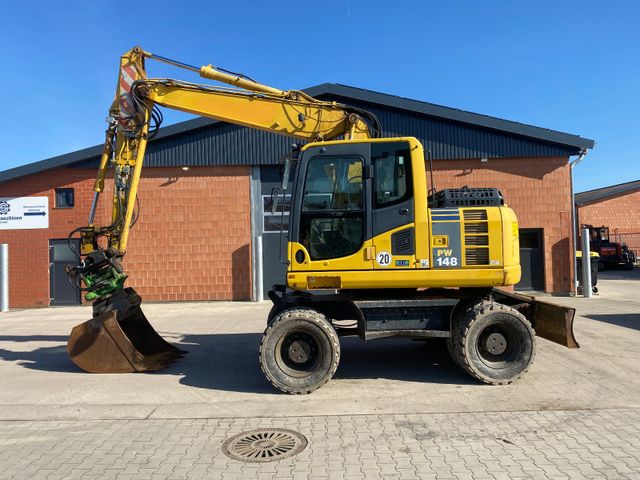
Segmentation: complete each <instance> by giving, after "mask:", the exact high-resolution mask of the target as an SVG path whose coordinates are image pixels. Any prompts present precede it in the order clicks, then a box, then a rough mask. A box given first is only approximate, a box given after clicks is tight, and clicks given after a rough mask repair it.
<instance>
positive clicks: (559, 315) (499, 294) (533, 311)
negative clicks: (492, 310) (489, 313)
mask: <svg viewBox="0 0 640 480" xmlns="http://www.w3.org/2000/svg"><path fill="white" fill-rule="evenodd" d="M493 295H494V298H495V299H496V300H497V301H499V302H501V303H504V304H505V305H511V306H513V307H514V308H516V309H517V310H519V311H520V312H521V313H522V314H524V316H525V317H527V319H528V320H529V321H530V322H531V325H532V326H533V329H534V330H535V332H536V335H537V336H539V337H542V338H544V339H547V340H549V341H551V342H554V343H559V344H560V345H564V346H565V347H568V348H580V345H579V344H578V342H577V340H576V337H575V336H574V334H573V319H574V317H575V315H576V309H575V308H570V307H563V306H562V305H556V304H554V303H548V302H543V301H540V300H536V299H535V298H534V297H530V296H529V295H522V294H519V293H513V292H506V291H504V290H499V289H494V290H493Z"/></svg>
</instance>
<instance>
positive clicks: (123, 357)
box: [67, 288, 186, 373]
mask: <svg viewBox="0 0 640 480" xmlns="http://www.w3.org/2000/svg"><path fill="white" fill-rule="evenodd" d="M140 301H141V300H140V296H139V295H137V294H136V293H135V291H134V290H133V289H132V288H126V289H124V290H121V291H119V292H117V293H115V294H114V295H112V296H111V297H109V298H108V299H107V300H104V301H101V302H96V304H94V316H93V318H92V319H91V320H88V321H86V322H84V323H81V324H80V325H76V326H75V327H74V328H73V330H72V331H71V335H70V337H69V340H68V342H67V352H68V353H69V357H70V358H71V360H72V361H73V363H75V364H76V365H77V366H78V367H80V368H81V369H83V370H85V371H87V372H91V373H129V372H147V371H151V370H159V369H161V368H164V367H165V366H167V365H168V364H170V363H171V362H173V361H174V360H176V359H178V358H179V357H181V356H182V355H183V354H185V353H186V352H185V351H183V350H180V349H178V348H176V347H174V346H173V345H171V344H169V343H168V342H166V341H165V340H164V339H163V338H162V337H161V336H160V335H158V333H157V332H156V331H155V330H154V329H153V327H152V326H151V324H150V323H149V321H148V320H147V319H146V317H145V316H144V313H142V309H141V308H140Z"/></svg>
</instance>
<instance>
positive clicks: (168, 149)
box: [0, 83, 594, 182]
mask: <svg viewBox="0 0 640 480" xmlns="http://www.w3.org/2000/svg"><path fill="white" fill-rule="evenodd" d="M305 91H306V92H308V93H309V94H310V95H312V96H314V97H317V98H321V99H326V100H336V101H340V102H343V103H348V104H350V105H353V106H358V107H362V108H365V109H367V110H369V111H372V112H373V113H375V114H376V115H378V117H379V118H380V120H381V122H382V126H383V129H384V135H385V136H389V137H398V136H415V137H417V138H418V139H419V140H420V141H422V143H423V145H424V146H425V148H427V149H429V150H431V152H432V155H433V158H434V159H466V158H482V157H487V158H494V157H512V158H531V157H558V156H570V155H576V154H578V153H579V152H580V151H581V150H583V149H585V148H593V146H594V142H593V140H589V139H585V138H582V137H579V136H576V135H570V134H567V133H562V132H556V131H553V130H547V129H544V128H539V127H533V126H530V125H524V124H521V123H517V122H510V121H508V120H502V119H499V118H494V117H489V116H486V115H479V114H476V113H471V112H465V111H463V110H457V109H453V108H448V107H443V106H440V105H435V104H432V103H426V102H420V101H417V100H411V99H407V98H402V97H397V96H393V95H387V94H383V93H378V92H373V91H370V90H364V89H361V88H355V87H349V86H346V85H339V84H331V83H324V84H321V85H317V86H315V87H311V88H309V89H306V90H305ZM293 141H295V140H292V139H290V138H288V137H284V136H282V135H278V134H275V133H270V132H263V131H259V130H255V129H251V128H247V127H241V126H237V125H231V124H228V123H224V122H219V121H217V120H212V119H207V118H195V119H193V120H188V121H186V122H180V123H177V124H175V125H170V126H167V127H163V128H161V129H160V131H159V133H158V135H157V136H156V138H154V140H153V141H151V142H150V143H149V146H148V148H147V155H146V157H145V165H147V166H149V167H180V166H216V165H270V164H277V163H278V162H279V160H280V158H281V156H282V155H283V154H284V153H286V152H288V151H289V146H290V145H291V143H292V142H293ZM297 143H299V141H298V142H297ZM101 151H102V146H101V145H97V146H94V147H90V148H86V149H84V150H78V151H75V152H71V153H68V154H65V155H60V156H57V157H53V158H49V159H47V160H42V161H40V162H34V163H30V164H28V165H23V166H20V167H16V168H12V169H10V170H5V171H3V172H0V182H4V181H8V180H12V179H15V178H18V177H22V176H25V175H31V174H34V173H39V172H42V171H45V170H49V169H52V168H56V167H60V166H65V165H66V166H73V167H80V168H84V167H86V168H95V167H96V166H97V162H98V159H99V156H100V153H101Z"/></svg>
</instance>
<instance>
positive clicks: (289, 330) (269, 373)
mask: <svg viewBox="0 0 640 480" xmlns="http://www.w3.org/2000/svg"><path fill="white" fill-rule="evenodd" d="M339 362H340V341H339V339H338V335H337V333H336V331H335V329H334V328H333V326H332V325H331V323H330V322H329V321H328V320H327V318H326V317H325V316H324V315H322V314H321V313H319V312H317V311H315V310H312V309H309V308H291V309H287V310H283V311H282V312H280V313H278V314H277V315H276V316H275V317H273V319H272V321H271V322H270V324H269V325H268V326H267V329H266V330H265V332H264V335H263V336H262V341H261V342H260V368H261V369H262V371H263V373H264V374H265V376H266V377H267V379H268V380H269V382H271V384H272V385H273V386H274V387H276V388H277V389H278V390H281V391H283V392H285V393H291V394H307V393H311V392H312V391H314V390H316V389H318V388H320V387H321V386H322V385H324V384H325V383H327V382H328V381H329V380H330V379H331V378H332V377H333V375H334V374H335V372H336V370H337V369H338V364H339Z"/></svg>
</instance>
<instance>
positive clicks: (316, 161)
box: [289, 142, 372, 272]
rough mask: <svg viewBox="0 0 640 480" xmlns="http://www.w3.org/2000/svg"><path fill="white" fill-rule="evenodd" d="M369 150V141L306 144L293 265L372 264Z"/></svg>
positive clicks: (292, 242)
mask: <svg viewBox="0 0 640 480" xmlns="http://www.w3.org/2000/svg"><path fill="white" fill-rule="evenodd" d="M369 156H370V144H369V143H364V142H363V143H355V142H349V143H346V142H345V143H332V144H327V145H325V146H321V145H318V146H312V147H309V148H307V149H305V150H304V152H303V154H302V158H301V161H300V165H299V167H298V180H297V182H296V192H295V199H294V201H295V207H294V210H293V216H292V229H291V232H290V234H291V238H290V243H289V248H290V252H289V258H290V262H291V263H290V270H291V271H316V272H317V271H340V270H343V271H344V270H370V269H371V265H372V249H371V246H372V242H371V222H370V221H369V218H370V212H369V205H370V196H371V187H370V184H371V180H370V178H369V177H370V174H369V172H370V161H369Z"/></svg>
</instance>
